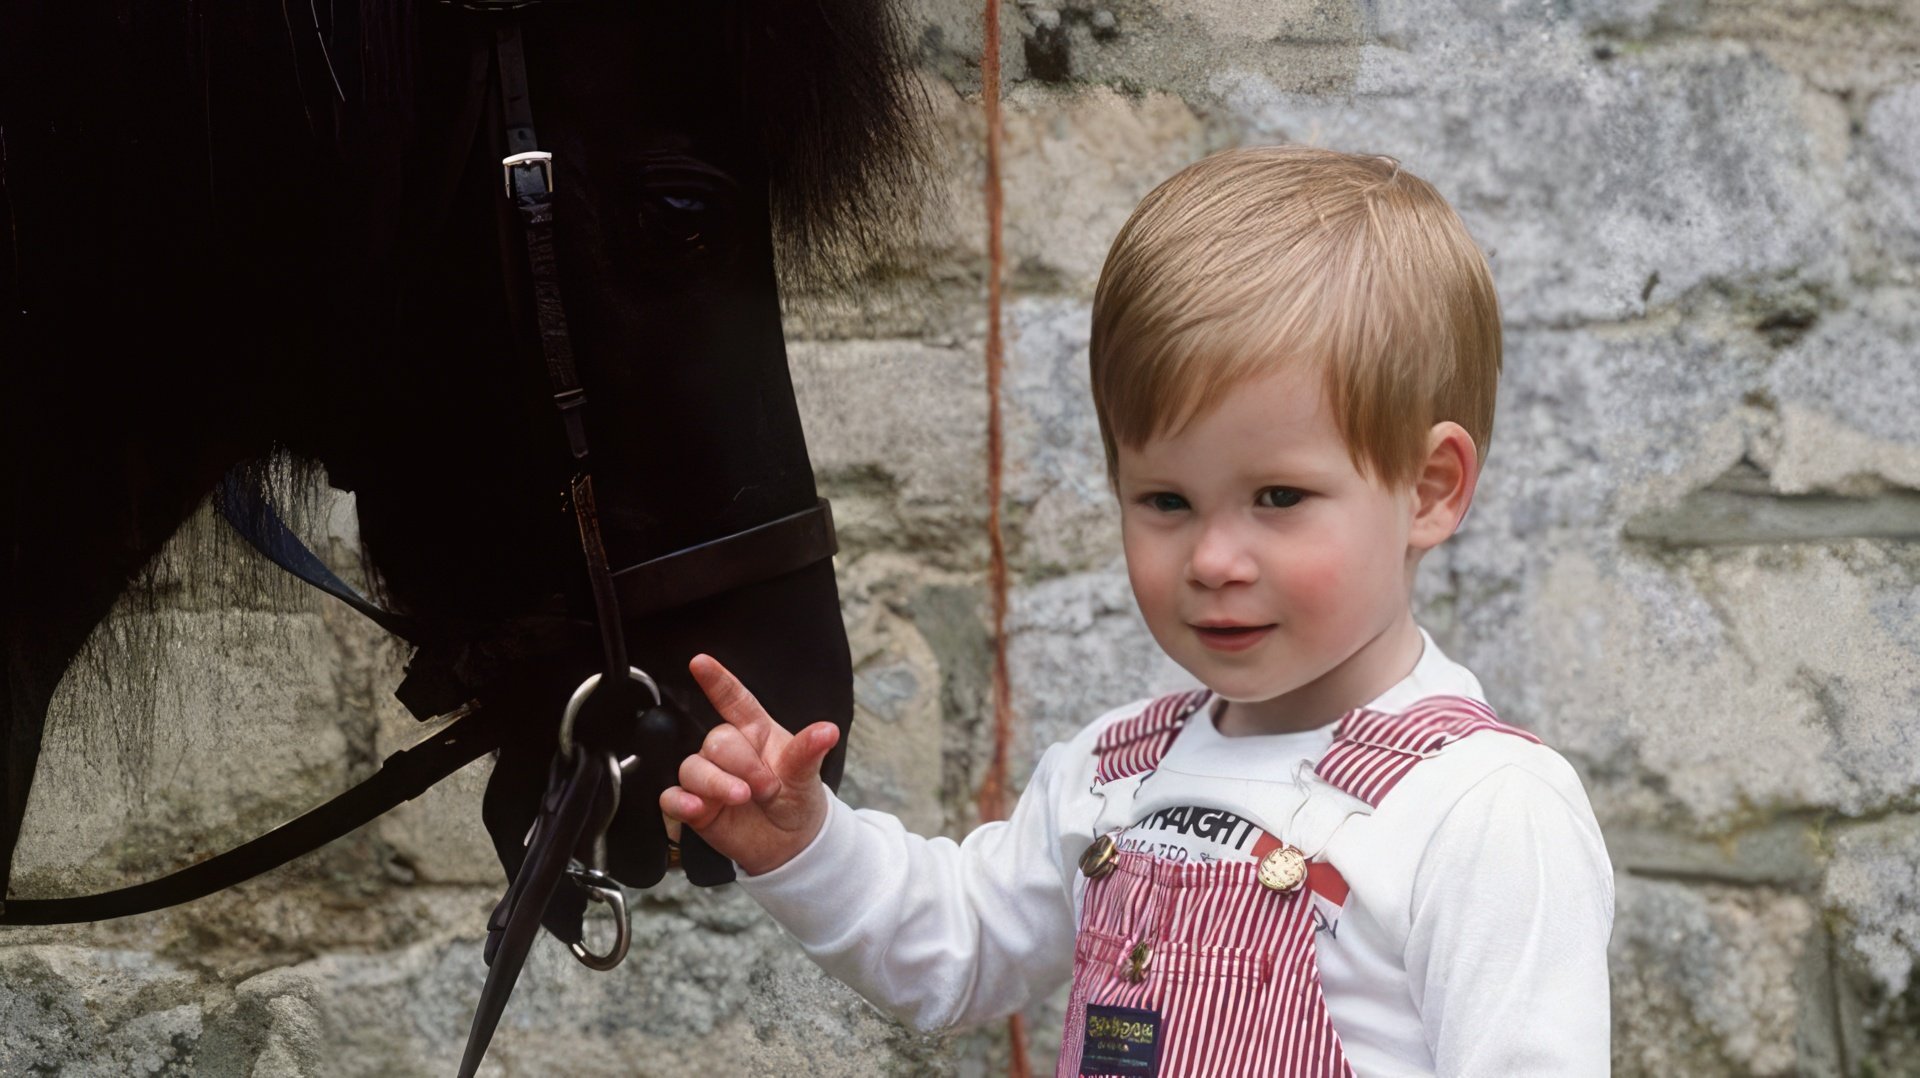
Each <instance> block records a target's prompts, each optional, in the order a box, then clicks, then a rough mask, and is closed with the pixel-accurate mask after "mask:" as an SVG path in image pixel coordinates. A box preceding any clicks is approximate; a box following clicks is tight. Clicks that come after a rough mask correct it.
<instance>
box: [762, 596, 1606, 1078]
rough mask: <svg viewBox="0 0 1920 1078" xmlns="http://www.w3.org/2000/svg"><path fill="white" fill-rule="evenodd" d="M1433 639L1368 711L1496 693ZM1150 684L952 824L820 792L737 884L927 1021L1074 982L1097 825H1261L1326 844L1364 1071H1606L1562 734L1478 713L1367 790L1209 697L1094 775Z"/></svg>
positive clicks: (1254, 833)
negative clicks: (814, 804) (1550, 737)
mask: <svg viewBox="0 0 1920 1078" xmlns="http://www.w3.org/2000/svg"><path fill="white" fill-rule="evenodd" d="M1422 636H1423V638H1424V639H1425V651H1424V652H1423V654H1422V656H1421V659H1420V661H1419V663H1418V664H1417V665H1416V666H1415V668H1414V670H1413V672H1412V673H1411V674H1409V675H1408V676H1407V677H1406V678H1405V679H1404V680H1402V681H1401V682H1399V683H1398V684H1396V685H1395V686H1393V688H1391V689H1389V690H1388V691H1387V692H1386V693H1384V694H1382V695H1381V696H1380V697H1379V698H1377V699H1375V700H1374V701H1372V702H1371V703H1369V704H1368V705H1367V708H1368V709H1369V710H1372V711H1382V712H1398V711H1401V710H1404V709H1405V708H1407V707H1408V706H1410V705H1411V704H1412V703H1413V702H1414V701H1417V700H1420V699H1423V698H1426V697H1431V696H1464V697H1468V698H1470V699H1475V700H1481V701H1484V699H1485V697H1484V695H1483V693H1482V691H1481V688H1480V684H1479V682H1478V681H1477V680H1476V679H1475V678H1474V677H1473V675H1472V674H1471V673H1469V672H1468V671H1467V670H1466V669H1465V668H1464V667H1462V666H1460V665H1459V664H1457V663H1454V662H1452V661H1451V660H1449V659H1448V658H1447V657H1446V656H1445V655H1443V654H1441V652H1440V650H1439V648H1438V647H1436V646H1435V645H1434V643H1433V641H1432V639H1431V638H1426V637H1425V634H1424V632H1423V634H1422ZM1148 702H1149V701H1146V700H1139V701H1135V702H1133V703H1130V704H1127V705H1125V706H1123V707H1120V708H1116V709H1115V710H1113V711H1110V712H1108V713H1107V714H1105V715H1103V716H1101V717H1100V718H1099V719H1096V720H1095V721H1094V722H1093V723H1092V724H1090V725H1089V726H1088V727H1087V728H1086V729H1084V730H1082V731H1081V732H1080V733H1079V734H1078V735H1077V736H1075V737H1074V738H1073V739H1072V740H1070V741H1067V742H1064V743H1061V744H1057V745H1054V746H1052V747H1051V748H1049V749H1048V750H1047V752H1046V754H1045V755H1044V756H1042V757H1041V759H1040V762H1039V765H1038V766H1037V767H1036V768H1035V770H1034V774H1033V777H1032V779H1031V780H1030V781H1029V782H1028V784H1027V788H1026V790H1025V792H1024V793H1023V794H1022V796H1021V798H1020V801H1019V803H1018V805H1017V806H1016V807H1015V809H1014V812H1013V815H1012V817H1011V818H1009V819H1007V820H1005V821H1002V822H998V823H991V824H986V825H983V826H981V827H979V828H977V829H975V830H974V831H973V833H971V834H969V835H968V836H967V837H966V838H965V839H964V840H963V841H961V842H959V843H955V842H953V841H952V840H951V839H946V838H932V839H928V838H922V837H920V836H917V835H913V834H911V833H909V832H908V831H907V830H906V829H905V828H904V827H903V826H902V825H901V823H900V822H899V820H897V819H895V818H894V817H892V816H890V815H887V814H885V813H880V812H874V811H870V810H864V809H862V810H855V809H852V808H850V807H848V806H847V805H846V804H845V803H844V802H842V801H840V800H839V799H838V798H830V799H829V803H830V808H829V811H828V817H827V821H826V823H825V825H824V826H823V827H822V828H821V831H820V834H819V835H818V836H817V837H816V838H815V839H814V840H813V842H812V843H811V844H810V845H809V846H808V847H807V848H806V849H805V850H803V851H802V852H801V853H800V854H799V855H798V856H796V857H795V858H794V859H793V860H791V861H789V862H788V863H787V864H785V865H782V866H781V867H779V868H777V869H774V870H773V871H771V872H767V873H765V874H763V875H760V876H754V877H742V879H741V886H742V887H743V888H745V889H746V891H747V892H748V893H749V894H751V895H752V896H753V897H754V898H755V899H756V900H757V901H758V902H759V903H760V904H761V905H762V906H763V907H764V908H765V909H766V910H767V911H768V912H769V913H770V914H772V915H773V917H774V918H775V920H777V921H778V922H779V923H780V924H781V925H782V926H784V927H785V928H786V929H787V931H788V932H790V933H792V935H793V936H794V937H795V938H796V939H797V940H798V941H799V942H800V944H801V946H802V947H803V948H804V949H805V950H806V951H807V953H808V954H809V955H811V956H812V957H813V958H814V959H815V961H817V962H818V963H819V964H820V965H821V966H822V967H823V968H824V969H826V970H827V972H829V973H831V974H833V975H834V976H836V977H838V978H840V979H841V980H843V981H845V982H846V983H847V984H849V985H851V986H852V987H853V988H855V989H856V990H857V991H859V992H860V993H861V994H862V995H864V996H865V997H866V998H868V999H869V1000H871V1001H872V1002H874V1003H875V1004H877V1005H879V1006H881V1007H883V1008H885V1009H887V1010H889V1011H891V1012H893V1013H895V1014H897V1015H899V1016H900V1017H902V1018H903V1019H905V1020H907V1021H910V1022H911V1023H913V1024H914V1025H915V1026H917V1027H919V1028H922V1029H934V1028H943V1027H948V1026H956V1025H970V1024H974V1023H979V1022H984V1021H988V1020H991V1019H994V1018H998V1017H1001V1016H1004V1015H1006V1014H1009V1013H1011V1012H1012V1011H1014V1010H1016V1009H1018V1008H1019V1007H1020V1006H1022V1005H1023V1004H1024V1003H1026V1002H1027V1001H1028V1000H1030V999H1032V998H1034V997H1036V996H1039V995H1043V994H1045V993H1047V992H1050V991H1052V990H1053V989H1054V988H1056V987H1058V986H1059V985H1060V984H1061V983H1063V982H1064V981H1066V980H1067V979H1068V977H1069V976H1070V975H1071V973H1072V967H1073V941H1074V933H1075V928H1076V925H1077V923H1078V919H1079V917H1078V915H1079V902H1080V896H1081V893H1082V892H1083V890H1084V887H1085V880H1084V879H1083V878H1082V877H1081V876H1080V874H1079V872H1078V868H1077V862H1078V859H1079V856H1080V854H1081V852H1082V851H1083V850H1085V848H1086V847H1087V845H1088V844H1089V843H1090V842H1091V841H1092V840H1093V838H1094V836H1095V835H1098V834H1101V833H1104V832H1107V831H1110V830H1113V829H1115V828H1120V827H1125V828H1126V829H1127V830H1126V832H1125V834H1124V835H1123V836H1122V839H1121V845H1122V846H1123V847H1124V848H1132V849H1140V850H1145V851H1148V852H1152V853H1155V854H1157V855H1159V856H1162V857H1170V858H1175V859H1184V858H1204V859H1211V858H1225V859H1251V858H1252V857H1253V852H1252V851H1253V848H1254V846H1255V845H1256V843H1258V842H1259V841H1260V840H1261V838H1262V836H1264V835H1272V836H1275V837H1277V838H1281V839H1284V840H1286V841H1287V842H1290V843H1292V844H1293V845H1295V846H1298V847H1300V848H1302V849H1303V850H1304V851H1305V852H1306V853H1307V854H1308V855H1309V856H1310V857H1312V858H1314V860H1316V861H1319V862H1323V864H1320V865H1316V866H1315V869H1314V873H1313V876H1312V878H1311V880H1310V882H1309V886H1310V887H1311V888H1312V889H1313V892H1314V894H1313V901H1314V903H1315V907H1314V916H1315V921H1316V926H1317V931H1316V934H1315V954H1316V957H1317V960H1318V964H1319V970H1320V978H1321V984H1322V987H1323V990H1324V992H1325V995H1326V1001H1327V1008H1328V1012H1329V1015H1330V1016H1331V1019H1332V1021H1333V1025H1334V1029H1335V1031H1336V1032H1337V1033H1338V1034H1339V1036H1340V1040H1341V1043H1342V1045H1343V1047H1344V1049H1345V1052H1346V1055H1347V1059H1348V1061H1349V1062H1350V1064H1351V1065H1352V1067H1353V1069H1354V1071H1355V1073H1357V1074H1359V1075H1362V1076H1365V1078H1373V1076H1380V1078H1387V1076H1402V1075H1407V1076H1411V1075H1498V1076H1503V1078H1504V1076H1521V1075H1555V1076H1560V1075H1586V1074H1593V1075H1604V1074H1606V1073H1607V1067H1608V1035H1609V1015H1608V989H1607V967H1606V945H1607V938H1608V935H1609V933H1610V931H1611V928H1612V922H1613V873H1612V868H1611V866H1610V864H1609V862H1608V859H1607V853H1606V848H1605V846H1604V844H1603V843H1602V841H1601V837H1600V830H1599V826H1598V824H1597V823H1596V822H1595V821H1594V818H1593V811H1592V809H1591V807H1590V806H1589V804H1588V802H1587V797H1586V793H1585V791H1584V790H1583V789H1582V788H1581V785H1580V781H1579V778H1578V777H1577V776H1576V775H1575V774H1574V772H1573V769H1572V768H1571V767H1570V766H1568V764H1567V763H1566V761H1565V760H1563V759H1562V758H1561V757H1560V756H1559V754H1557V753H1555V752H1553V751H1552V750H1551V749H1548V748H1545V747H1544V746H1541V745H1538V744H1535V743H1533V742H1531V741H1529V740H1527V739H1524V738H1520V737H1515V736H1512V735H1508V734H1502V733H1498V732H1491V731H1489V732H1482V733H1477V734H1473V735H1471V736H1469V737H1466V738H1464V739H1462V740H1461V741H1459V742H1457V743H1455V744H1453V745H1451V746H1449V747H1448V748H1446V749H1445V750H1444V751H1442V752H1440V753H1439V754H1438V755H1435V756H1433V757H1431V758H1429V759H1427V760H1424V761H1422V762H1421V763H1420V764H1419V765H1417V766H1415V767H1414V768H1413V770H1412V771H1411V772H1409V773H1408V774H1407V776H1406V777H1405V778H1404V779H1402V780H1401V782H1400V784H1399V785H1398V786H1397V787H1395V788H1394V789H1393V791H1392V792H1391V793H1390V794H1388V795H1387V797H1386V798H1385V799H1384V800H1382V801H1381V803H1380V805H1379V807H1378V808H1370V807H1369V806H1367V805H1366V803H1365V802H1362V801H1360V800H1357V799H1355V798H1353V797H1350V796H1348V795H1347V794H1346V793H1344V792H1342V791H1340V790H1338V789H1336V788H1334V787H1332V786H1330V785H1328V784H1326V783H1325V782H1323V781H1321V780H1320V779H1319V778H1318V777H1317V776H1316V775H1314V773H1313V765H1314V764H1315V763H1316V762H1317V761H1318V760H1319V758H1320V756H1321V754H1322V753H1324V752H1325V751H1326V749H1327V747H1328V745H1329V744H1331V742H1332V739H1333V727H1332V726H1328V727H1323V728H1321V729H1317V730H1309V731H1305V732H1302V733H1293V734H1275V735H1263V736H1248V737H1232V738H1229V737H1224V736H1222V735H1221V734H1220V733H1219V731H1218V729H1217V728H1216V727H1215V726H1214V724H1213V721H1212V719H1213V717H1214V715H1215V713H1216V710H1217V708H1218V707H1219V705H1221V703H1222V701H1220V699H1219V698H1218V697H1212V698H1210V699H1209V700H1208V702H1207V703H1206V704H1205V705H1203V707H1202V708H1201V709H1200V711H1199V712H1197V713H1196V714H1195V715H1194V717H1193V718H1192V719H1190V720H1189V721H1188V722H1187V723H1186V725H1185V727H1184V728H1183V729H1182V730H1181V732H1180V734H1179V735H1178V736H1177V737H1176V738H1175V740H1174V742H1173V744H1172V746H1171V747H1170V748H1169V749H1168V750H1167V753H1166V755H1165V756H1164V757H1163V758H1162V759H1161V761H1160V763H1159V766H1158V767H1157V768H1156V769H1155V770H1153V771H1152V772H1150V773H1148V774H1147V775H1145V776H1143V777H1141V778H1136V779H1127V780H1121V781H1120V782H1117V783H1113V784H1108V785H1107V786H1106V787H1105V788H1101V787H1100V786H1099V785H1098V784H1096V783H1095V781H1094V773H1095V763H1096V760H1095V757H1094V754H1093V748H1094V745H1095V743H1096V741H1097V740H1098V738H1099V736H1100V733H1101V731H1103V730H1105V729H1106V728H1107V727H1108V726H1109V725H1111V724H1112V723H1115V722H1120V721H1123V720H1125V719H1128V718H1132V717H1134V716H1137V715H1138V714H1139V713H1140V712H1141V710H1142V709H1143V708H1144V707H1145V706H1146V704H1147V703H1148ZM1116 788H1117V789H1116ZM1329 870H1330V871H1329Z"/></svg>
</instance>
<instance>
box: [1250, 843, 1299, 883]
mask: <svg viewBox="0 0 1920 1078" xmlns="http://www.w3.org/2000/svg"><path fill="white" fill-rule="evenodd" d="M1259 877H1260V886H1262V887H1265V888H1266V889H1267V890H1269V891H1278V892H1280V893H1281V894H1283V895H1285V894H1291V893H1293V892H1295V891H1298V890H1299V889H1300V885H1301V884H1303V883H1305V882H1307V855H1306V854H1304V853H1301V852H1300V851H1299V850H1296V849H1294V848H1293V847H1292V846H1282V847H1280V848H1279V849H1277V850H1273V851H1271V852H1269V853H1268V854H1267V855H1266V856H1265V857H1262V858H1261V859H1260V871H1259Z"/></svg>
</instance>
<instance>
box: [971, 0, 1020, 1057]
mask: <svg viewBox="0 0 1920 1078" xmlns="http://www.w3.org/2000/svg"><path fill="white" fill-rule="evenodd" d="M985 31H986V47H985V48H984V49H983V50H982V51H981V55H980V95H981V97H982V98H984V99H985V105H986V112H987V176H986V203H987V547H988V566H987V590H988V593H989V595H990V596H991V598H992V603H993V757H992V759H991V760H989V761H988V763H987V774H986V778H985V779H984V780H982V782H981V783H980V793H979V811H980V819H981V820H982V822H984V821H987V820H1003V819H1006V816H1007V746H1008V743H1009V742H1010V741H1012V739H1013V692H1012V689H1011V687H1010V686H1009V684H1008V681H1007V544H1006V540H1005V538H1004V537H1003V536H1002V535H1001V533H1000V487H1001V483H1000V461H1001V456H1002V453H1003V443H1002V439H1001V424H1000V369H1001V367H1002V365H1003V363H1004V361H1005V345H1004V342H1003V341H1002V340H1001V337H1000V281H1001V278H1002V277H1003V276H1004V275H1005V271H1006V250H1005V247H1004V246H1003V244H1002V242H1001V238H1002V217H1003V214H1002V201H1001V192H1000V132H1001V127H1000V0H986V25H985ZM1007 1041H1008V1049H1009V1051H1010V1053H1011V1055H1012V1059H1011V1060H1010V1061H1009V1066H1008V1073H1009V1074H1010V1075H1011V1076H1012V1078H1030V1071H1029V1070H1028V1068H1027V1030H1026V1023H1025V1022H1023V1021H1022V1020H1021V1017H1020V1016H1019V1015H1017V1014H1016V1015H1013V1016H1012V1017H1010V1018H1008V1019H1007Z"/></svg>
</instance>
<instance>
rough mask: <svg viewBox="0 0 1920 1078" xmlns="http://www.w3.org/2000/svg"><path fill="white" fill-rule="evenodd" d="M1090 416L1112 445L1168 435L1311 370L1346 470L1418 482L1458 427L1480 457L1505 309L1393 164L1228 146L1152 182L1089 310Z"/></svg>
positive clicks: (1436, 203)
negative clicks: (1438, 435)
mask: <svg viewBox="0 0 1920 1078" xmlns="http://www.w3.org/2000/svg"><path fill="white" fill-rule="evenodd" d="M1090 353H1091V354H1090V357H1089V358H1090V363H1091V367H1092V381H1093V399H1094V409H1095V411H1096V412H1097V413H1098V415H1099V418H1100V437H1101V439H1102V441H1104V442H1105V444H1106V452H1107V477H1108V480H1109V481H1110V482H1113V483H1114V484H1115V485H1116V487H1117V484H1118V460H1119V451H1118V446H1120V445H1125V446H1127V447H1128V448H1136V447H1138V446H1141V445H1144V444H1145V443H1146V442H1148V441H1150V440H1152V439H1153V438H1156V437H1160V436H1162V435H1167V434H1174V433H1178V432H1179V431H1180V430H1181V429H1182V428H1184V427H1185V426H1186V424H1187V423H1189V422H1191V421H1192V420H1193V419H1194V418H1196V417H1197V416H1200V415H1204V414H1205V413H1206V412H1208V411H1209V410H1211V409H1212V408H1213V407H1215V406H1217V405H1218V404H1220V403H1221V402H1222V401H1223V400H1224V399H1225V397H1226V395H1227V394H1228V393H1230V392H1231V391H1233V390H1234V389H1235V388H1236V387H1237V386H1240V385H1242V384H1244V383H1246V382H1249V381H1252V380H1254V379H1256V378H1258V377H1260V376H1262V375H1264V374H1267V373H1269V372H1272V371H1274V370H1277V369H1279V367H1280V365H1282V364H1296V363H1308V364H1319V365H1320V366H1321V368H1322V371H1323V375H1324V378H1325V385H1326V390H1327V400H1328V402H1329V404H1330V406H1331V408H1332V409H1333V413H1334V418H1335V422H1336V423H1337V424H1338V425H1339V428H1340V433H1341V435H1342V436H1343V437H1344V438H1345V439H1346V443H1347V450H1348V453H1349V454H1350V455H1351V456H1352V458H1353V462H1354V466H1355V468H1356V469H1357V470H1360V471H1361V472H1363V473H1366V474H1370V475H1371V476H1372V477H1373V478H1374V479H1375V480H1376V481H1378V482H1381V483H1383V484H1385V485H1387V486H1389V487H1395V488H1399V487H1404V486H1405V485H1407V484H1409V483H1411V482H1412V480H1413V478H1414V476H1415V474H1416V473H1417V470H1418V468H1419V466H1420V462H1421V460H1422V459H1423V458H1424V457H1425V455H1426V438H1427V432H1428V431H1429V430H1430V429H1431V428H1432V426H1433V424H1435V423H1438V422H1441V421H1443V420H1452V421H1453V422H1455V423H1458V424H1460V426H1462V427H1464V428H1465V429H1466V431H1467V433H1468V434H1469V435H1471V436H1472V438H1473V444H1474V446H1475V448H1476V451H1477V452H1478V453H1479V454H1480V457H1481V459H1482V460H1483V461H1484V459H1485V456H1486V450H1487V444H1488V442H1489V441H1490V440H1491V438H1492V435H1493V400H1494V390H1495V388H1496V386H1497V385H1498V383H1499V377H1500V307H1499V300H1498V299H1497V298H1496V296H1495V295H1494V290H1493V276H1492V274H1491V273H1490V272H1489V270H1488V268H1487V260H1486V257H1485V256H1484V255H1482V254H1481V252H1480V248H1479V247H1478V246H1477V245H1476V244H1475V243H1474V241H1473V237H1471V236H1469V235H1468V234H1467V229H1466V226H1465V225H1464V224H1462V223H1461V221H1460V217H1459V215H1458V214H1456V213H1455V212H1454V211H1453V207H1451V206H1449V205H1447V201H1446V199H1444V198H1442V197H1440V193H1439V192H1438V191H1435V190H1434V189H1433V186H1432V185H1431V184H1429V183H1427V182H1426V181H1425V180H1422V179H1420V178H1419V177H1417V176H1415V175H1413V174H1412V173H1410V172H1407V171H1406V170H1404V169H1402V168H1401V167H1400V163H1399V162H1398V161H1395V160H1394V159H1393V158H1390V157H1379V156H1360V155H1355V154H1346V153H1338V152H1335V151H1333V150H1323V149H1315V148H1311V147H1305V146H1268V147H1258V148H1248V149H1239V150H1229V151H1226V152H1224V153H1218V154H1214V155H1213V156H1211V157H1208V158H1206V159H1204V160H1202V161H1200V162H1198V163H1197V164H1194V165H1191V166H1189V167H1187V168H1186V169H1183V170H1182V171H1181V172H1179V173H1178V174H1176V175H1175V176H1174V177H1173V178H1171V179H1169V180H1167V181H1166V182H1165V183H1162V184H1161V185H1160V186H1158V187H1156V188H1154V189H1153V191H1152V192H1151V193H1150V194H1148V195H1147V197H1146V198H1145V199H1144V200H1143V201H1142V202H1141V203H1140V205H1139V207H1138V208H1137V209H1135V210H1134V211H1133V216H1132V217H1131V218H1129V219H1128V220H1127V223H1126V226H1125V227H1124V228H1122V229H1121V230H1120V235H1119V236H1118V237H1117V238H1115V240H1114V241H1113V247H1112V249H1111V250H1110V251H1108V253H1107V261H1106V266H1105V267H1104V268H1103V269H1102V270H1101V273H1100V285H1099V288H1098V291H1097V293H1096V295H1095V297H1094V301H1093V337H1092V344H1091V348H1090Z"/></svg>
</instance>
